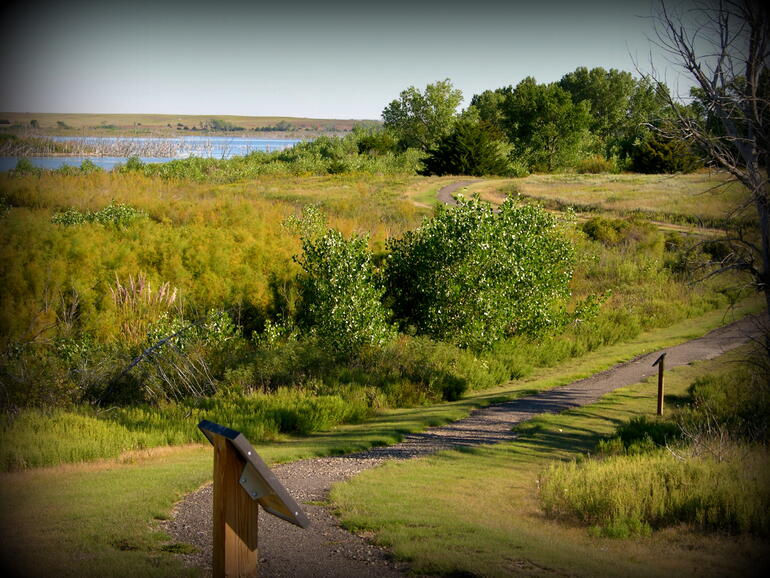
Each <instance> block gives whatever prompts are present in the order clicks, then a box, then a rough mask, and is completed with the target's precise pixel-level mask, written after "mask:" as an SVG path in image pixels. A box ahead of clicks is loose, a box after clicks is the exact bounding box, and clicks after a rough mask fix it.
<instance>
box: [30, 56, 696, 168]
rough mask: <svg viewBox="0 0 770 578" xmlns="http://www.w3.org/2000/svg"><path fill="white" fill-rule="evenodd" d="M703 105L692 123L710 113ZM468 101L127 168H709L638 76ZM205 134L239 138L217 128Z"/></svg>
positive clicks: (450, 93)
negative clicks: (342, 131)
mask: <svg viewBox="0 0 770 578" xmlns="http://www.w3.org/2000/svg"><path fill="white" fill-rule="evenodd" d="M694 96H695V98H694V99H693V102H692V104H691V105H688V106H687V107H685V110H686V112H687V114H690V115H693V116H704V115H707V114H708V113H707V111H706V109H705V108H704V106H703V105H702V103H700V101H699V100H698V98H697V93H696V94H695V95H694ZM462 97H463V95H462V93H461V92H460V91H459V90H457V89H455V88H453V87H452V84H451V82H450V81H449V80H448V79H447V80H443V81H439V82H436V83H433V84H429V85H427V86H426V87H425V89H424V90H422V91H421V90H418V89H417V88H415V87H409V88H407V89H406V90H404V91H403V92H401V94H400V95H399V97H398V98H397V99H395V100H393V101H392V102H390V104H388V105H387V106H386V107H385V109H384V110H383V113H382V118H383V121H384V122H383V126H381V127H373V126H367V125H365V124H363V123H361V124H359V125H356V126H355V127H354V128H353V130H352V131H351V132H350V133H349V134H346V135H345V136H343V137H329V136H322V137H319V138H316V139H314V140H312V141H306V142H302V143H299V144H298V145H296V146H294V147H292V148H291V149H287V150H284V151H275V152H272V153H267V152H254V153H251V154H249V155H246V156H244V157H236V158H232V159H227V160H225V159H214V158H195V157H193V158H189V159H179V160H174V161H171V162H168V163H161V164H150V165H143V164H142V163H141V162H139V160H138V159H131V160H130V161H129V162H128V163H127V164H126V165H124V166H123V167H121V168H119V170H121V171H139V172H143V173H144V174H146V175H158V176H162V177H164V178H185V179H193V180H198V181H213V182H236V181H238V180H242V179H248V178H254V177H257V176H260V175H271V174H292V175H324V174H340V173H369V174H428V175H446V174H456V175H460V174H463V175H475V176H481V175H509V176H523V175H526V174H528V173H532V172H540V173H542V172H563V171H577V172H595V173H601V172H620V171H624V170H631V171H635V172H640V173H676V172H689V171H692V170H693V169H695V168H697V167H698V166H700V164H701V160H700V159H699V157H698V151H697V150H694V149H693V148H692V146H691V144H690V143H687V142H684V141H681V140H676V139H672V138H670V137H667V136H664V134H667V132H669V131H666V130H664V129H665V127H666V126H667V123H668V122H669V121H668V120H667V119H670V118H671V117H672V115H673V111H672V110H671V104H670V99H669V98H668V96H667V95H666V94H662V93H661V88H660V87H659V86H657V85H656V86H653V85H652V84H651V83H650V82H649V81H647V80H643V79H642V80H640V79H637V78H635V77H634V76H633V75H632V74H631V73H629V72H623V71H618V70H615V69H611V70H609V71H607V70H604V69H602V68H594V69H591V70H589V69H587V68H578V69H576V70H575V71H574V72H571V73H569V74H566V75H565V76H564V77H563V78H562V79H561V80H559V81H558V82H554V83H550V84H539V83H538V82H537V81H536V80H535V79H534V78H532V77H528V78H525V79H524V80H522V81H521V82H519V83H518V84H517V85H516V86H512V85H511V86H506V87H502V88H498V89H494V90H486V91H484V92H482V93H481V94H477V95H474V96H473V97H472V98H471V101H470V105H469V106H468V107H467V108H466V109H464V110H459V107H460V104H461V102H462ZM679 112H680V113H681V111H679ZM206 126H209V127H211V128H212V130H233V127H232V126H231V125H229V124H228V123H226V122H224V121H220V120H217V119H211V120H210V121H208V123H207V125H206ZM22 168H23V169H24V170H25V171H29V170H30V167H29V166H24V167H22ZM64 170H71V169H64Z"/></svg>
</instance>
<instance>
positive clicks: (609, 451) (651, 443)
mask: <svg viewBox="0 0 770 578" xmlns="http://www.w3.org/2000/svg"><path fill="white" fill-rule="evenodd" d="M681 438H682V432H681V430H680V429H679V427H678V426H677V424H676V423H674V422H671V421H667V420H662V419H650V418H648V417H647V416H640V417H635V418H632V419H631V420H630V421H628V422H626V423H624V424H621V425H620V426H618V428H617V430H616V431H615V436H613V437H611V438H609V439H606V440H602V441H600V442H599V445H598V446H597V448H596V450H597V453H598V454H599V455H605V456H606V455H615V454H621V455H623V454H627V455H633V454H641V453H647V452H654V451H656V450H658V449H660V448H662V447H665V446H666V445H667V444H676V443H678V442H679V441H680V440H681Z"/></svg>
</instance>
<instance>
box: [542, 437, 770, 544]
mask: <svg viewBox="0 0 770 578" xmlns="http://www.w3.org/2000/svg"><path fill="white" fill-rule="evenodd" d="M733 452H734V454H733V455H732V456H731V457H730V458H729V459H725V460H723V461H716V460H713V459H703V458H701V459H693V460H682V459H679V458H677V457H676V456H674V455H672V454H670V453H668V452H666V451H665V450H663V451H659V452H658V453H656V454H653V455H650V454H646V455H635V456H624V457H613V458H608V459H606V460H602V461H594V460H591V461H588V462H583V463H576V462H570V463H567V464H556V465H552V466H551V467H550V468H549V469H547V470H546V471H545V473H544V474H543V475H542V476H541V477H540V482H539V493H540V500H541V503H542V505H543V509H544V511H545V512H546V514H547V515H549V516H552V517H558V518H563V519H571V520H575V521H577V522H579V523H581V524H586V525H589V526H594V528H595V530H594V531H595V532H598V533H600V534H603V535H607V536H616V537H627V536H629V535H634V534H640V533H641V534H644V533H648V532H649V531H650V530H651V529H658V528H662V527H666V526H672V525H676V524H680V523H686V524H692V525H693V526H696V527H698V528H701V529H704V530H718V531H724V532H730V533H741V532H751V533H755V534H759V535H762V536H767V535H768V534H769V533H770V516H768V515H767V512H768V511H770V456H768V454H767V452H766V451H763V450H758V449H749V448H744V447H735V448H734V449H733Z"/></svg>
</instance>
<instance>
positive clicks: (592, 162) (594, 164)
mask: <svg viewBox="0 0 770 578" xmlns="http://www.w3.org/2000/svg"><path fill="white" fill-rule="evenodd" d="M575 172H577V173H578V174H592V175H596V174H601V173H617V172H619V170H618V163H617V161H616V160H613V159H608V158H606V157H604V156H602V155H593V156H591V157H589V158H587V159H583V160H581V161H578V163H577V164H576V165H575Z"/></svg>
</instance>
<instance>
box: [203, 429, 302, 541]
mask: <svg viewBox="0 0 770 578" xmlns="http://www.w3.org/2000/svg"><path fill="white" fill-rule="evenodd" d="M198 429H200V430H201V431H202V432H203V434H204V435H205V436H206V438H208V440H209V441H210V442H211V443H212V444H213V443H214V436H221V437H223V438H225V439H227V440H228V441H229V442H230V443H231V444H232V446H233V447H234V448H235V449H236V451H237V452H238V453H239V454H240V456H241V457H242V458H243V460H244V462H245V463H244V467H243V472H242V473H241V477H240V480H239V482H240V484H241V487H243V489H244V491H245V492H246V493H248V495H249V496H250V497H251V499H252V500H256V501H257V502H258V503H259V505H260V506H262V507H263V508H264V509H265V511H266V512H268V513H270V514H272V515H274V516H277V517H279V518H281V519H283V520H286V521H287V522H291V523H292V524H295V525H297V526H299V527H300V528H307V527H308V526H310V520H309V519H308V517H307V516H306V515H305V512H303V511H302V508H300V507H299V505H298V504H297V502H295V501H294V498H292V497H291V496H290V495H289V493H288V492H287V491H286V488H284V487H283V484H281V482H280V481H279V480H278V478H276V477H275V474H274V473H273V472H272V471H271V470H270V468H269V467H268V466H267V464H266V463H265V462H264V461H263V460H262V458H261V457H259V454H257V452H256V450H255V449H254V448H253V447H252V445H251V444H250V443H249V440H247V439H246V436H244V435H243V434H242V433H241V432H238V431H235V430H233V429H230V428H228V427H225V426H222V425H219V424H216V423H214V422H211V421H208V420H205V419H204V420H203V421H201V422H200V423H199V424H198Z"/></svg>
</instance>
